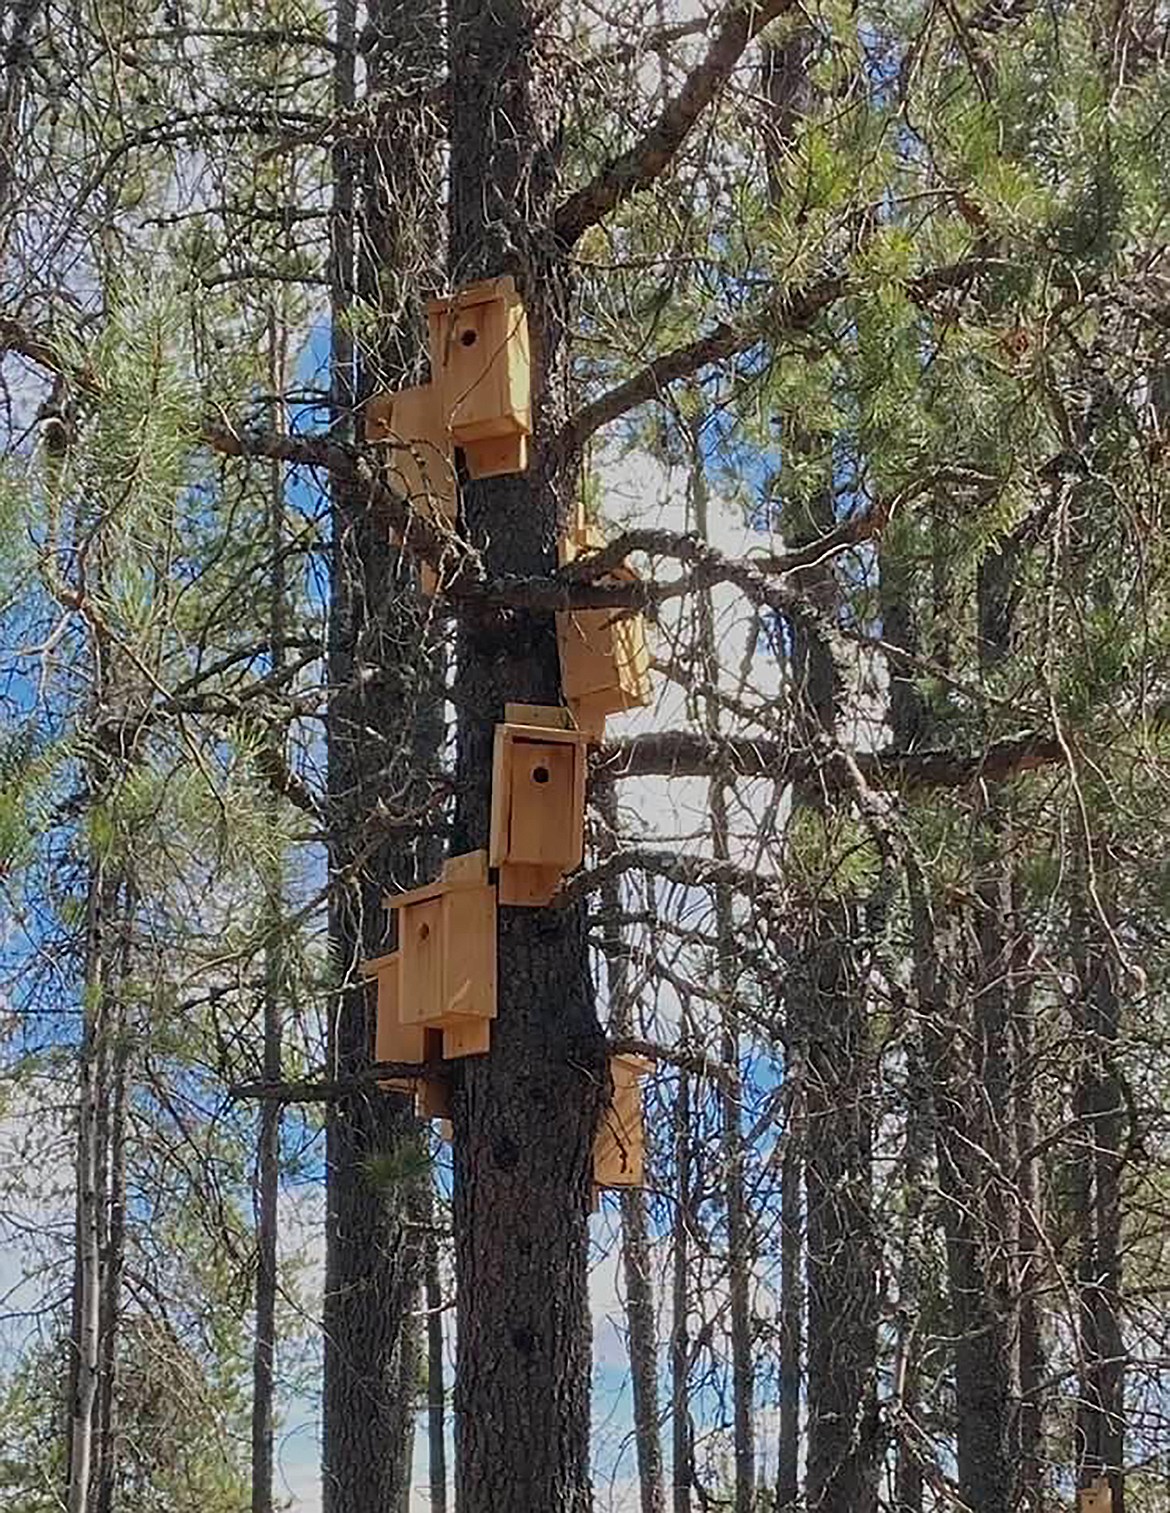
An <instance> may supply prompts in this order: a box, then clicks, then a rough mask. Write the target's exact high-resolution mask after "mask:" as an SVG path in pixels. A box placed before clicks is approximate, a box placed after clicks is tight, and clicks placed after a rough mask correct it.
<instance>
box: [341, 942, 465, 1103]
mask: <svg viewBox="0 0 1170 1513" xmlns="http://www.w3.org/2000/svg"><path fill="white" fill-rule="evenodd" d="M401 966H402V958H401V956H400V954H399V953H398V952H397V951H394V952H391V954H390V955H389V956H379V957H376V958H375V959H374V960H373V961H365V962H363V963H362V975H363V977H365V978H366V979H367V980H368V981H369V982H371V983H372V984H373V985H374V989H375V994H376V1009H375V1020H374V1060H375V1061H376V1062H378V1061H408V1062H410V1061H412V1062H416V1063H418V1065H419V1068H420V1071H419V1075H418V1076H417V1077H383V1078H381V1079H379V1082H378V1086H379V1087H380V1088H382V1089H383V1090H384V1091H386V1092H390V1093H407V1094H409V1095H410V1096H411V1097H412V1098H413V1099H414V1105H415V1113H416V1114H417V1115H418V1116H419V1117H420V1118H422V1119H438V1118H446V1117H447V1113H448V1105H449V1103H450V1094H449V1090H448V1087H447V1084H446V1082H445V1081H443V1080H441V1079H439V1078H435V1077H427V1076H425V1075H423V1074H422V1070H421V1069H422V1066H423V1065H424V1064H425V1063H427V1062H431V1061H438V1060H440V1059H441V1057H442V1055H443V1032H442V1031H441V1030H434V1029H428V1028H426V1026H424V1025H404V1024H402V1023H401V1020H400V1017H399V1004H400V996H401V994H400V982H401Z"/></svg>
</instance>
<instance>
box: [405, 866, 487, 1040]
mask: <svg viewBox="0 0 1170 1513" xmlns="http://www.w3.org/2000/svg"><path fill="white" fill-rule="evenodd" d="M386 904H387V907H388V908H391V909H393V910H395V911H396V912H397V915H398V938H399V941H400V943H401V944H400V951H401V955H402V977H401V986H400V999H401V1008H400V1012H399V1018H400V1020H401V1022H402V1023H403V1024H406V1025H425V1026H428V1027H430V1028H431V1029H432V1030H433V1031H434V1032H435V1033H438V1032H439V1031H441V1032H442V1034H443V1055H444V1056H451V1055H479V1054H482V1053H483V1052H484V1051H486V1050H487V1049H488V1043H487V1036H486V1034H480V1033H476V1034H472V1033H471V1032H467V1033H466V1034H463V1035H462V1038H460V1037H459V1036H456V1038H455V1039H454V1040H453V1041H452V1042H451V1046H455V1047H456V1049H452V1048H451V1046H449V1045H448V1043H447V1035H448V1031H449V1030H462V1028H463V1026H465V1025H466V1024H468V1023H471V1022H478V1021H488V1020H490V1019H493V1018H494V1017H495V1013H496V890H495V888H494V887H493V886H492V884H491V883H490V882H489V881H488V864H487V852H486V851H477V852H472V853H470V854H469V855H467V856H459V857H452V858H450V859H449V860H448V861H447V863H446V864H445V866H444V868H443V875H442V877H440V878H439V879H438V881H436V882H433V883H428V884H427V885H426V886H425V887H422V888H416V889H414V890H413V891H412V892H410V893H399V894H390V895H388V896H387V898H386ZM473 1045H474V1046H475V1049H471V1048H470V1047H472V1046H473Z"/></svg>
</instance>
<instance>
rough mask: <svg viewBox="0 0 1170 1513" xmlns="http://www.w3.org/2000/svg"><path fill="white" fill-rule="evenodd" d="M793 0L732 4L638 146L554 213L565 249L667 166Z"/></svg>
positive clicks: (610, 163) (652, 180)
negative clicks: (746, 53) (757, 40)
mask: <svg viewBox="0 0 1170 1513" xmlns="http://www.w3.org/2000/svg"><path fill="white" fill-rule="evenodd" d="M793 4H794V0H759V3H748V4H744V3H742V0H737V3H734V4H733V5H732V6H731V8H730V9H729V10H728V11H727V13H726V15H725V17H724V20H723V24H722V25H721V26H720V28H719V30H718V31H717V32H716V34H715V36H714V37H713V38H712V41H711V46H710V47H709V48H708V49H707V55H706V57H705V58H704V59H703V61H702V62H701V63H700V64H698V65H697V66H696V67H695V68H693V69H692V70H691V72H690V73H689V74H688V75H687V77H686V79H685V81H684V82H683V86H682V89H681V90H680V91H679V93H678V94H677V95H676V96H675V97H674V99H673V100H670V101H668V102H667V104H666V106H665V107H664V108H663V111H662V114H661V115H660V116H659V117H658V120H657V121H656V122H655V123H654V125H653V126H652V127H651V128H650V130H649V131H648V132H647V133H646V135H645V136H644V137H643V138H642V140H641V141H640V142H636V143H635V144H634V146H633V147H631V148H629V149H628V150H627V151H626V152H623V153H620V154H619V155H618V156H617V157H616V158H613V159H612V160H611V161H610V162H609V163H607V164H606V166H605V167H604V168H603V169H602V170H601V172H600V173H599V174H598V175H597V177H596V178H595V179H594V180H593V182H592V183H591V184H586V185H585V187H584V188H583V189H578V190H577V192H576V193H575V194H572V195H570V196H569V198H568V199H567V200H566V201H565V203H564V204H563V205H562V206H561V207H560V209H559V210H558V211H557V214H556V219H555V223H554V224H555V228H556V234H557V236H558V237H559V238H560V240H561V241H562V242H564V243H565V244H566V245H567V246H572V245H573V244H574V243H575V242H576V241H578V240H579V238H580V237H581V235H582V233H583V232H585V231H587V230H588V228H589V227H590V226H596V225H597V223H598V222H599V221H602V220H604V219H605V217H606V216H607V215H609V213H610V212H611V211H612V210H615V209H616V208H617V206H618V205H620V204H622V203H623V201H625V200H627V199H629V198H630V196H631V195H633V194H636V193H637V192H638V191H639V190H641V189H647V188H649V186H650V185H651V184H653V182H654V180H655V179H657V178H658V177H659V176H660V175H661V174H662V173H664V172H665V170H666V169H667V168H668V167H669V165H670V163H671V162H672V160H673V159H674V156H675V154H676V153H677V152H678V150H679V148H680V147H681V146H682V144H683V142H684V141H685V140H686V138H687V135H688V134H689V132H690V130H691V128H692V127H693V126H694V124H695V122H696V121H697V120H698V119H699V117H700V116H701V115H702V113H703V111H704V110H706V108H707V106H708V105H710V104H711V102H712V100H714V99H715V97H716V96H717V95H718V94H719V93H720V91H721V90H722V89H723V86H724V85H725V84H726V83H727V81H728V79H729V78H730V77H731V74H732V71H733V70H734V68H735V66H736V64H737V63H738V62H739V60H740V58H741V57H742V55H743V53H744V50H745V49H746V47H747V46H748V44H749V42H751V40H752V39H753V37H755V36H757V35H758V34H759V32H760V31H762V30H763V28H764V27H765V26H767V25H768V23H769V22H770V21H774V20H775V19H776V17H777V16H782V15H784V13H785V12H786V11H789V10H791V9H792V6H793Z"/></svg>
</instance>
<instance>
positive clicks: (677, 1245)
mask: <svg viewBox="0 0 1170 1513" xmlns="http://www.w3.org/2000/svg"><path fill="white" fill-rule="evenodd" d="M684 1024H685V1017H684ZM691 1167H692V1163H691V1079H690V1078H689V1077H688V1075H687V1073H686V1072H680V1073H679V1077H678V1093H677V1095H676V1098H675V1107H674V1170H675V1181H676V1182H677V1184H678V1201H677V1204H676V1207H675V1216H674V1233H673V1236H672V1241H673V1243H672V1247H671V1248H672V1257H673V1259H672V1269H671V1311H672V1314H673V1323H672V1326H671V1332H670V1424H671V1508H672V1510H673V1513H690V1509H691V1488H692V1486H693V1485H694V1481H695V1466H694V1446H693V1443H692V1435H691V1404H690V1362H691V1343H690V1338H689V1334H688V1330H687V1320H688V1318H689V1316H690V1249H691V1245H690V1236H691V1224H692V1219H693V1215H692V1212H691V1188H692V1183H693V1173H692V1169H691Z"/></svg>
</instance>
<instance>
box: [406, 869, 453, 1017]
mask: <svg viewBox="0 0 1170 1513" xmlns="http://www.w3.org/2000/svg"><path fill="white" fill-rule="evenodd" d="M398 939H399V942H400V950H401V952H402V987H401V992H402V1022H403V1023H404V1024H433V1023H435V1022H436V1021H438V1020H440V1019H441V1018H442V1017H443V976H444V973H443V954H444V941H443V903H442V899H441V898H434V899H427V900H425V901H424V902H422V903H417V904H408V905H407V906H406V907H405V908H403V909H400V910H399V913H398Z"/></svg>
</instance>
